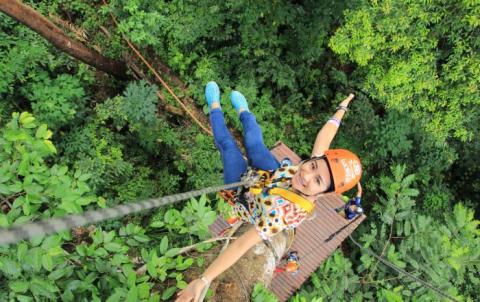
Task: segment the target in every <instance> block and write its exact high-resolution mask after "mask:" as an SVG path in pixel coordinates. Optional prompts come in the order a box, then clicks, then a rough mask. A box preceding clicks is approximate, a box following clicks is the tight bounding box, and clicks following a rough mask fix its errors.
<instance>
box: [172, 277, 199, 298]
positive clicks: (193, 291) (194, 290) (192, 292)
mask: <svg viewBox="0 0 480 302" xmlns="http://www.w3.org/2000/svg"><path fill="white" fill-rule="evenodd" d="M205 286H207V285H206V284H205V282H203V281H202V280H201V279H195V280H193V281H192V282H190V284H188V286H187V287H185V288H184V289H182V290H181V291H179V292H178V294H177V300H175V302H190V301H192V302H198V301H199V300H200V295H201V294H202V292H203V290H204V288H205Z"/></svg>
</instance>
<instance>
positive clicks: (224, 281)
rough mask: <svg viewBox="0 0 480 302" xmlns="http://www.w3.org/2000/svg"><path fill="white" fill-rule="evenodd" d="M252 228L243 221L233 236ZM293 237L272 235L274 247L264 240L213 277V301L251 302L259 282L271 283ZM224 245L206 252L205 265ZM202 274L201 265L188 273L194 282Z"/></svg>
mask: <svg viewBox="0 0 480 302" xmlns="http://www.w3.org/2000/svg"><path fill="white" fill-rule="evenodd" d="M249 227H251V225H250V224H244V225H243V226H242V227H240V229H239V230H238V231H237V232H236V233H235V235H234V236H240V235H241V234H242V233H244V232H245V231H246V230H247V229H248V228H249ZM290 240H292V238H291V237H290V236H289V234H288V233H287V232H286V231H284V232H282V233H280V234H278V235H276V236H274V237H273V239H272V244H271V247H268V246H267V245H266V244H265V243H264V242H261V243H259V244H257V245H256V246H254V247H253V248H251V249H250V250H249V251H248V252H247V253H246V254H245V255H244V256H242V258H240V260H238V261H237V263H235V264H234V265H233V266H232V267H230V268H229V269H228V270H227V271H225V272H224V273H223V274H221V275H220V276H218V277H217V278H216V279H215V280H213V282H212V284H211V285H210V288H211V289H212V291H213V296H212V297H211V298H210V301H214V302H221V301H235V302H249V301H250V297H251V295H252V291H253V287H254V286H255V284H256V283H258V282H260V283H263V284H264V285H265V286H266V287H268V286H269V285H270V283H271V281H272V279H273V276H274V271H275V268H276V266H277V264H278V263H279V262H280V260H281V259H278V257H280V258H281V257H282V256H283V255H284V254H285V252H286V251H287V248H288V247H289V246H290V243H291V241H290ZM222 246H223V244H220V245H219V246H217V247H215V248H214V249H212V250H211V251H209V252H208V253H207V254H205V255H203V256H205V258H206V259H205V268H206V267H208V265H210V263H211V262H213V260H215V258H216V257H217V256H218V254H219V253H220V250H221V248H222ZM272 249H274V250H275V253H274V252H273V251H272ZM199 256H200V255H199ZM202 271H203V270H202ZM201 273H202V272H201V271H199V270H198V268H193V269H191V270H189V271H187V272H186V273H185V276H186V279H187V281H191V280H193V279H196V278H198V277H199V276H200V274H201Z"/></svg>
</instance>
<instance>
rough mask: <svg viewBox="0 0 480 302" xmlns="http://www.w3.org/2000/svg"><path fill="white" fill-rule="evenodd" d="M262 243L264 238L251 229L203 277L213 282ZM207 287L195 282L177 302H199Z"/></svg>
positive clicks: (222, 254)
mask: <svg viewBox="0 0 480 302" xmlns="http://www.w3.org/2000/svg"><path fill="white" fill-rule="evenodd" d="M261 241H262V238H260V235H259V234H258V232H257V230H256V229H255V227H251V228H250V229H249V230H248V231H247V232H245V233H244V234H243V235H242V236H240V237H239V238H238V239H237V240H235V241H234V242H232V243H231V244H230V245H229V246H228V247H227V249H225V251H223V253H221V254H220V255H219V256H218V257H217V259H215V261H213V262H212V264H210V266H209V267H208V268H207V270H206V271H205V272H204V273H203V276H204V277H205V279H206V280H208V282H212V281H213V279H215V278H216V277H217V276H218V275H220V274H221V273H223V272H224V271H225V270H227V269H228V268H229V267H230V266H232V265H233V264H234V263H235V262H237V260H238V259H240V257H242V256H243V255H244V254H245V253H246V252H247V251H248V250H249V249H250V248H251V247H253V246H254V245H256V244H257V243H259V242H261ZM205 286H206V283H205V282H204V281H203V280H201V279H196V280H193V281H192V282H190V284H188V286H187V287H186V288H185V289H183V290H181V291H180V292H179V293H178V298H177V300H176V301H175V302H190V301H193V302H196V301H198V299H199V297H200V294H201V293H202V290H203V289H204V287H205Z"/></svg>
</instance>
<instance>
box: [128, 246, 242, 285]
mask: <svg viewBox="0 0 480 302" xmlns="http://www.w3.org/2000/svg"><path fill="white" fill-rule="evenodd" d="M231 239H237V237H215V238H210V239H207V240H205V241H202V242H198V243H195V244H192V245H189V246H186V247H183V248H181V249H180V250H179V251H178V252H176V253H175V254H174V255H173V256H172V257H175V256H178V255H181V254H184V253H186V252H189V251H191V250H193V249H194V248H196V247H197V246H199V245H200V244H203V243H210V242H215V241H222V240H231ZM146 271H147V265H146V264H144V265H142V266H141V267H139V268H138V269H137V270H136V271H135V273H136V274H137V276H139V275H142V274H144V273H145V272H146Z"/></svg>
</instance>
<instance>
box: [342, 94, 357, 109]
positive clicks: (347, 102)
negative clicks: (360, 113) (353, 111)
mask: <svg viewBox="0 0 480 302" xmlns="http://www.w3.org/2000/svg"><path fill="white" fill-rule="evenodd" d="M354 97H355V95H354V94H353V93H350V94H349V95H348V96H347V98H346V99H344V100H343V101H342V102H341V103H340V106H343V107H348V105H349V104H350V102H351V101H352V100H353V98H354Z"/></svg>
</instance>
